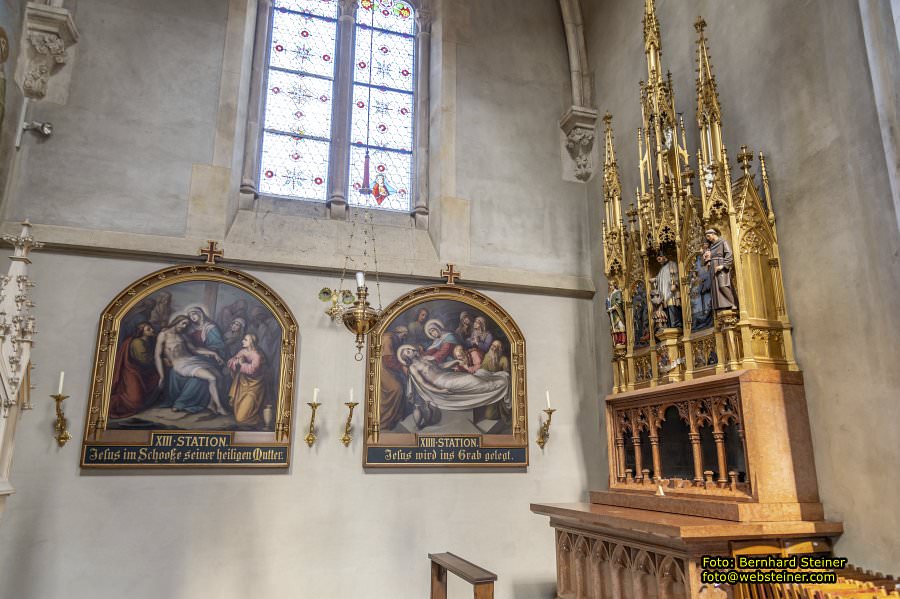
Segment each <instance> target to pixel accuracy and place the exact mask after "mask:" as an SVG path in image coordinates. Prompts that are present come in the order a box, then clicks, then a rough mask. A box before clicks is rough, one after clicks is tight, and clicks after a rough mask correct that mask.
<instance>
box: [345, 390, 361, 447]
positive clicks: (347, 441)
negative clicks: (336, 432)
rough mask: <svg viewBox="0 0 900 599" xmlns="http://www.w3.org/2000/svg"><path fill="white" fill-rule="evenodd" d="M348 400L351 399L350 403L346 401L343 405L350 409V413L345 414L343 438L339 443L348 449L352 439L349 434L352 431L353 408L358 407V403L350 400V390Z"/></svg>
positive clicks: (351, 394) (351, 397) (351, 395)
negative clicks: (345, 421)
mask: <svg viewBox="0 0 900 599" xmlns="http://www.w3.org/2000/svg"><path fill="white" fill-rule="evenodd" d="M350 399H351V401H348V402H346V403H345V404H344V405H345V406H347V407H348V408H350V413H349V414H347V423H346V424H345V425H344V436H343V437H341V443H343V444H344V447H350V441H351V440H352V437H351V436H350V432H351V431H352V430H353V428H352V425H351V422H353V408H355V407H356V406H358V405H359V402H357V401H352V399H353V393H352V390H351V393H350Z"/></svg>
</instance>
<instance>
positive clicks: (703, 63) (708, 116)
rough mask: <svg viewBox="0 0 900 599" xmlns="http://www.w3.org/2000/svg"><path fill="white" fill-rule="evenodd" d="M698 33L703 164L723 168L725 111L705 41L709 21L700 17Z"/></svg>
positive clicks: (699, 121)
mask: <svg viewBox="0 0 900 599" xmlns="http://www.w3.org/2000/svg"><path fill="white" fill-rule="evenodd" d="M694 28H695V29H696V30H697V34H698V36H699V37H698V38H697V125H698V126H699V127H700V150H701V154H702V157H703V164H704V165H710V164H714V163H717V164H721V163H722V161H723V147H722V145H723V144H722V107H721V105H720V104H719V92H718V89H717V88H716V76H715V75H714V74H713V68H712V62H711V61H710V58H709V46H708V45H707V40H706V34H705V30H706V21H704V20H703V17H697V21H696V22H695V23H694Z"/></svg>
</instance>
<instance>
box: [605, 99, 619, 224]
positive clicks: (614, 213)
mask: <svg viewBox="0 0 900 599" xmlns="http://www.w3.org/2000/svg"><path fill="white" fill-rule="evenodd" d="M603 123H604V124H605V125H606V132H605V137H606V157H605V158H604V160H603V203H604V206H605V207H606V226H607V227H608V228H610V229H614V228H616V227H618V226H619V225H620V224H621V220H622V180H621V178H620V177H619V164H618V163H617V162H616V148H615V145H614V144H613V139H614V137H613V132H612V115H611V114H610V113H609V112H607V113H606V114H605V115H604V116H603Z"/></svg>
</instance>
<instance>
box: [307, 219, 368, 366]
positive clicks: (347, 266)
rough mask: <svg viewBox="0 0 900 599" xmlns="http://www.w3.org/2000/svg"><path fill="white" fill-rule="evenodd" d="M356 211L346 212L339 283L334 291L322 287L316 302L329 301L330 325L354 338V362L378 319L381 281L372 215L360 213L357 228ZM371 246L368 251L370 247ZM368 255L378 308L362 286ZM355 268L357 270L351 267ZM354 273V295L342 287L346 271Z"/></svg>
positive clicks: (364, 282)
mask: <svg viewBox="0 0 900 599" xmlns="http://www.w3.org/2000/svg"><path fill="white" fill-rule="evenodd" d="M360 211H361V210H360V209H359V208H351V209H350V219H351V223H352V224H351V228H350V238H349V240H348V242H347V251H346V254H345V255H344V266H343V269H342V270H341V282H340V284H339V286H338V288H337V289H332V288H330V287H323V288H322V290H321V291H319V299H320V300H322V301H323V302H330V303H331V305H330V306H329V307H328V309H327V310H325V314H327V315H328V317H329V318H331V320H332V322H338V321H340V322H343V323H344V326H345V327H347V330H348V331H350V332H351V333H353V334H354V335H355V336H356V360H357V361H360V360H362V359H363V353H362V350H363V347H364V346H365V344H366V335H368V334H369V331H371V330H372V329H373V328H374V327H375V325H377V324H378V321H379V320H380V319H381V313H382V308H381V280H380V275H379V272H378V253H377V252H376V250H375V227H374V225H373V224H372V215H371V213H369V211H367V210H363V212H364V216H363V217H362V220H363V222H362V226H361V227H360V223H359V220H360V216H359V212H360ZM359 229H362V242H361V243H362V248H361V251H359V250H358V251H357V253H356V257H354V247H353V240H354V239H355V238H356V237H357V232H358V230H359ZM370 246H371V248H370ZM370 251H371V254H372V268H373V271H374V275H375V289H376V297H377V298H378V307H377V308H373V307H372V305H371V304H370V303H369V288H368V286H367V283H366V273H368V272H370V271H369V252H370ZM351 267H358V268H351ZM348 270H349V271H351V272H352V270H356V293H355V294H354V293H353V292H352V291H350V290H349V289H345V288H344V281H345V279H346V276H347V272H348Z"/></svg>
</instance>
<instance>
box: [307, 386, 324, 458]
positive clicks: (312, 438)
mask: <svg viewBox="0 0 900 599" xmlns="http://www.w3.org/2000/svg"><path fill="white" fill-rule="evenodd" d="M306 405H308V406H309V407H310V408H312V414H311V415H310V417H309V432H308V433H306V445H307V446H309V447H312V446H313V444H314V443H315V442H316V410H318V409H319V406H321V405H322V404H320V403H319V388H318V387H316V388H315V390H313V400H312V401H311V402H308V403H307V404H306Z"/></svg>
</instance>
